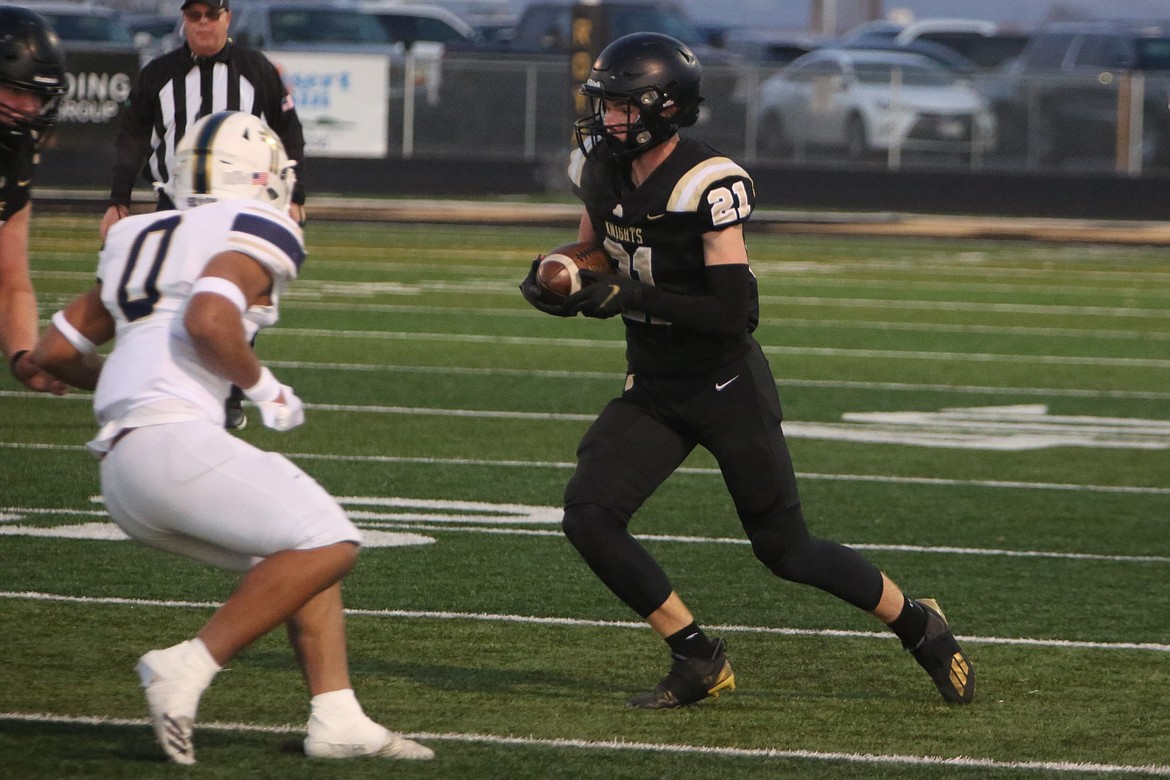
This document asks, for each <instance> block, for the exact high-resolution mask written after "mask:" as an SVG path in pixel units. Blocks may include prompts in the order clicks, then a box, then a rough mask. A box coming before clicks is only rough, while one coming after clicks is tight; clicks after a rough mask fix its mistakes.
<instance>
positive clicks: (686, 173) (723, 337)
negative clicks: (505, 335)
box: [520, 33, 975, 709]
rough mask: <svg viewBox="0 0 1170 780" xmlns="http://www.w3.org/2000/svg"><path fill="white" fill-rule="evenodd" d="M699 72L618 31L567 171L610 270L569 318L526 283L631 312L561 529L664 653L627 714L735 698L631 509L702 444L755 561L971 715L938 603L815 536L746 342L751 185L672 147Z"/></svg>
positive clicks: (767, 390) (762, 374)
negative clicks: (837, 614) (613, 382)
mask: <svg viewBox="0 0 1170 780" xmlns="http://www.w3.org/2000/svg"><path fill="white" fill-rule="evenodd" d="M700 76H701V67H700V65H699V62H698V60H697V59H696V58H695V55H694V54H693V53H692V52H691V51H690V50H689V49H688V48H687V47H686V46H685V45H683V44H682V43H680V42H679V41H677V40H675V39H673V38H670V37H668V36H665V35H660V34H657V33H634V34H632V35H627V36H624V37H622V38H619V39H617V40H615V41H614V42H612V43H611V44H610V45H609V46H607V47H606V48H605V49H604V50H603V51H602V52H601V54H600V55H599V56H598V58H597V60H596V61H595V62H594V63H593V68H592V70H591V71H590V73H589V78H588V80H587V81H586V82H585V84H584V85H583V86H582V87H581V92H582V94H584V95H586V96H588V97H589V98H590V100H591V102H592V113H591V114H590V115H588V116H585V117H583V118H581V119H579V120H578V121H577V123H576V135H577V144H578V147H579V148H578V149H577V150H575V151H574V152H573V153H572V156H571V160H570V164H569V176H570V178H571V180H572V184H573V188H574V191H575V192H576V194H577V195H578V197H580V198H581V200H582V202H583V203H584V205H585V212H584V214H583V215H582V218H581V225H580V228H579V230H578V238H579V239H580V240H583V241H593V242H596V243H602V244H603V245H604V246H605V249H606V251H607V252H608V253H609V255H610V257H612V258H613V260H614V261H615V263H616V266H617V269H616V273H615V274H612V275H610V274H597V273H593V272H589V271H583V272H582V276H583V277H584V278H585V280H586V281H591V282H593V284H591V285H589V286H586V287H584V288H583V289H582V290H581V291H580V292H578V293H576V294H574V295H572V296H570V297H569V299H568V300H566V301H565V302H564V303H562V304H559V305H556V304H551V305H550V304H547V303H544V302H542V301H541V300H540V299H539V294H538V291H537V289H536V281H535V273H536V265H537V263H536V262H534V263H533V265H532V269H531V270H530V272H529V274H528V277H527V278H526V279H525V280H524V281H523V282H522V283H521V285H520V289H521V292H522V293H523V295H524V297H525V299H526V300H528V301H529V303H531V304H532V305H533V306H535V307H536V308H538V309H540V310H541V311H543V312H545V313H548V314H553V315H558V316H574V315H576V314H578V313H580V314H584V315H585V316H587V317H598V318H606V317H613V316H615V315H618V314H620V315H621V316H622V321H623V323H624V324H625V329H626V345H627V348H626V359H627V363H628V367H627V372H628V373H627V376H626V382H625V388H624V390H623V392H622V394H621V396H620V397H618V398H615V399H613V400H612V401H610V402H609V403H608V404H607V405H606V406H605V408H604V409H603V410H602V411H601V414H600V415H599V416H598V417H597V420H596V421H595V422H594V423H593V425H592V426H591V427H590V428H589V430H588V432H587V433H586V434H585V436H584V438H583V439H582V440H581V443H580V445H579V447H578V449H577V469H576V472H575V473H574V474H573V477H572V479H570V480H569V483H568V485H567V487H566V488H565V515H564V521H563V529H564V532H565V535H566V536H567V537H568V539H569V541H570V542H571V543H572V544H573V546H574V547H575V548H576V549H577V551H578V552H579V553H580V555H581V557H582V558H584V559H585V562H586V563H587V564H588V565H589V567H590V568H591V569H592V570H593V572H594V573H595V574H596V575H597V576H598V577H599V578H600V579H601V581H602V582H603V583H605V585H606V586H607V587H608V588H609V589H610V590H612V591H613V593H614V594H615V595H616V596H617V597H618V598H619V599H621V600H622V601H623V602H625V603H626V604H627V605H628V606H629V607H630V609H632V610H634V611H635V612H637V613H638V614H639V615H641V616H642V617H643V618H644V619H645V620H646V621H647V622H648V623H649V624H650V626H651V628H653V629H654V630H655V631H656V632H658V634H659V635H660V636H661V637H662V638H663V639H664V640H665V641H666V643H667V645H668V646H669V649H670V654H671V659H672V664H671V667H670V670H669V672H668V673H667V675H666V676H665V677H664V678H663V679H662V680H661V682H659V683H658V684H657V685H656V686H655V687H654V688H653V690H650V691H649V692H647V693H642V694H639V695H636V696H634V697H633V698H631V699H630V700H629V705H630V706H631V707H636V708H644V709H664V708H672V707H679V706H683V705H686V704H691V703H693V702H696V701H699V700H701V699H704V698H706V697H708V696H716V695H718V694H719V693H720V692H721V691H724V690H733V689H734V688H735V675H734V673H733V672H732V668H731V665H730V663H729V662H728V660H727V652H726V643H725V642H724V641H723V640H722V639H718V638H714V637H708V636H707V634H706V633H705V632H704V631H703V629H702V628H701V627H700V626H699V624H698V622H697V621H696V620H695V617H694V616H693V615H692V614H691V611H690V610H689V609H688V608H687V606H686V604H685V603H684V602H683V600H682V598H681V597H680V596H679V594H678V593H676V592H675V591H674V589H673V588H672V587H671V584H670V580H669V579H668V578H667V575H666V573H665V572H664V571H663V570H662V568H661V566H659V564H658V563H657V561H655V560H654V558H653V557H651V555H650V554H649V552H647V550H646V549H645V548H644V547H642V545H641V544H639V543H638V542H637V541H636V540H635V539H634V537H633V536H632V535H631V534H630V532H629V523H630V519H631V517H632V516H633V514H634V513H635V512H636V511H637V510H638V508H639V507H640V506H642V504H643V503H644V502H645V501H646V499H647V498H649V496H650V495H651V494H652V493H653V492H654V491H655V489H657V488H658V486H659V485H660V484H662V482H663V481H664V480H665V479H666V478H667V477H669V476H670V475H671V473H673V472H674V471H675V469H677V468H678V467H679V465H680V464H682V462H683V461H684V459H685V458H686V457H687V455H688V454H689V453H690V452H691V450H693V449H694V448H695V447H696V446H702V447H704V448H706V449H707V450H709V451H710V452H711V454H712V455H714V456H715V458H716V460H717V461H718V463H719V469H720V471H721V472H722V474H723V478H724V481H725V483H726V485H727V489H728V490H729V491H730V493H731V497H732V499H733V500H734V503H735V507H736V511H737V513H738V515H739V519H740V522H741V523H742V525H743V529H744V532H745V533H746V534H747V536H748V538H749V539H750V540H751V546H752V551H753V552H754V553H755V556H756V557H757V558H758V559H759V560H760V562H761V563H763V564H764V565H765V566H767V567H768V569H770V570H771V571H772V572H773V573H775V574H776V575H777V576H778V577H781V578H783V579H786V580H791V581H792V582H800V583H804V584H807V585H812V586H814V587H817V588H820V589H821V590H824V591H826V592H828V593H831V594H832V595H834V596H836V597H838V598H840V599H843V600H844V601H847V602H848V603H850V604H852V605H853V606H855V607H857V608H858V609H862V610H865V611H866V612H869V613H871V614H873V615H874V616H875V617H877V618H878V619H879V620H881V621H882V622H884V623H886V624H887V625H889V627H890V629H891V630H892V631H893V632H894V633H895V634H896V635H897V636H898V638H899V639H901V641H902V645H903V647H905V648H906V649H907V650H909V651H910V653H911V654H912V655H913V657H914V658H915V659H916V660H917V661H918V663H919V664H921V665H922V667H923V668H924V669H925V670H926V671H927V672H928V673H929V674H930V677H931V679H932V680H933V682H934V684H935V686H936V687H937V688H938V691H939V693H941V694H942V696H943V698H944V699H945V700H946V701H948V702H952V703H956V704H966V703H968V702H970V701H971V700H972V698H973V696H974V693H975V675H974V671H973V669H972V667H971V662H970V660H969V659H968V658H967V656H966V655H965V654H964V653H963V651H962V649H961V648H960V647H959V644H958V643H957V642H956V640H955V637H954V635H953V634H952V633H951V629H950V627H949V626H948V624H947V621H946V619H945V618H944V616H943V613H942V610H940V609H939V607H938V604H937V603H936V602H935V601H934V600H932V599H919V600H912V599H909V598H907V597H906V596H905V595H903V593H902V591H901V590H900V589H899V587H898V586H897V585H895V584H894V582H893V581H892V580H890V578H889V577H887V576H886V575H885V574H883V573H882V572H881V571H880V570H879V569H878V568H877V567H875V566H874V565H873V564H872V563H870V562H869V561H868V560H866V559H865V558H864V557H863V556H862V555H860V554H859V553H858V552H856V551H855V550H853V549H851V548H849V547H846V546H844V545H841V544H838V543H836V542H831V541H827V540H824V539H818V538H816V537H814V536H812V535H810V533H809V530H808V527H807V526H806V524H805V520H804V515H803V513H802V510H801V505H800V496H799V495H798V493H797V486H796V477H795V473H794V470H793V465H792V460H791V458H790V456H789V453H788V447H787V445H786V443H785V441H784V434H783V431H782V430H781V419H782V413H781V409H780V399H779V396H778V395H777V392H776V385H775V381H774V380H773V377H772V371H771V368H770V367H769V365H768V361H767V360H766V359H765V357H764V355H763V353H762V351H761V350H760V346H759V344H757V343H756V340H755V339H754V338H753V337H752V332H753V331H754V330H755V327H756V325H757V323H758V321H759V300H758V295H757V291H756V280H755V277H754V275H753V274H752V272H751V269H750V267H749V265H748V256H747V248H746V246H745V244H744V236H743V223H744V222H746V221H747V219H748V217H749V216H750V215H751V211H752V205H753V202H754V199H755V192H754V188H753V184H752V180H751V177H750V176H748V174H747V173H746V172H745V171H744V169H743V168H741V167H740V166H739V165H738V164H736V163H735V162H734V161H732V160H730V159H728V158H727V157H724V156H723V155H721V154H720V153H719V152H717V151H716V150H714V149H713V148H711V147H710V146H708V145H706V144H704V143H702V142H700V141H698V140H694V139H691V138H681V137H680V136H679V134H678V129H679V128H680V127H688V126H690V125H693V124H694V123H695V121H696V119H697V118H698V115H699V104H700V103H701V102H702V97H701V93H700V88H699V86H700Z"/></svg>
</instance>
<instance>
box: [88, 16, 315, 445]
mask: <svg viewBox="0 0 1170 780" xmlns="http://www.w3.org/2000/svg"><path fill="white" fill-rule="evenodd" d="M182 11H183V37H184V38H185V41H184V43H183V45H182V46H180V47H179V48H178V49H175V50H174V51H171V52H167V53H166V54H163V55H161V56H159V57H157V58H155V59H153V60H151V61H150V62H149V63H147V64H146V66H145V67H143V68H142V72H141V73H139V74H138V79H137V81H136V82H135V84H134V86H133V88H132V89H131V90H130V104H129V106H127V108H126V110H125V111H123V112H122V120H121V121H122V124H121V127H120V128H119V130H118V137H117V140H116V141H115V147H116V156H115V160H114V171H113V183H112V184H111V186H110V205H109V207H108V208H107V209H106V213H105V216H103V217H102V224H101V228H100V232H101V238H102V241H105V238H106V232H107V231H109V229H110V227H111V226H112V225H113V224H114V223H115V222H117V221H118V220H120V219H122V218H123V217H125V216H127V215H128V214H129V213H130V193H131V190H133V189H134V180H135V178H137V176H138V172H139V170H140V169H141V170H142V177H143V179H145V181H146V182H147V183H148V184H150V185H151V186H152V187H155V190H156V194H157V196H158V210H159V211H163V210H166V209H173V208H174V207H175V206H174V204H173V203H172V202H171V199H170V198H169V197H167V196H166V195H165V194H164V193H162V192H161V191H158V188H157V187H156V186H155V185H156V183H157V184H165V183H167V182H168V181H170V179H171V176H172V172H173V169H174V161H175V149H176V147H178V145H179V141H180V140H182V138H183V134H184V133H185V132H186V131H187V128H189V127H191V126H193V125H194V124H195V122H196V121H197V120H198V119H199V118H200V117H204V116H207V115H208V114H212V113H215V112H216V111H224V110H226V109H231V110H234V111H248V112H251V113H252V114H255V115H256V116H258V117H260V118H261V119H263V120H264V122H265V123H266V124H267V125H268V126H269V127H271V128H272V129H273V130H274V131H275V132H276V134H277V135H278V136H280V140H281V141H282V142H283V143H284V148H285V151H286V152H287V153H288V156H289V159H291V160H295V161H296V162H297V181H296V188H295V189H294V191H293V196H292V203H291V204H290V205H289V216H291V217H292V218H293V219H294V220H296V221H297V222H298V223H299V224H302V225H303V224H304V223H305V190H304V172H303V170H302V165H303V163H304V157H305V136H304V133H303V132H302V130H301V122H300V119H299V118H297V112H296V108H295V107H294V105H293V100H292V96H291V95H290V94H289V93H288V90H286V89H285V87H284V83H283V82H282V81H281V79H280V74H279V73H278V72H277V70H276V67H275V66H274V65H273V64H272V63H271V62H269V60H268V58H266V57H265V56H264V55H263V54H262V53H260V52H258V51H256V50H255V49H250V48H248V47H246V46H239V45H237V44H235V43H233V42H232V41H231V39H229V38H228V25H229V24H231V20H232V12H231V10H230V9H229V8H228V0H183V5H182ZM242 398H243V396H242V394H241V393H239V392H238V389H237V388H234V387H233V388H232V396H231V397H230V398H229V399H228V402H227V405H226V407H225V415H226V423H225V424H226V426H227V427H228V428H235V429H238V428H243V427H244V426H245V425H247V422H248V418H247V416H245V414H244V410H243V408H242V406H241V401H242Z"/></svg>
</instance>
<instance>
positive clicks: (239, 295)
mask: <svg viewBox="0 0 1170 780" xmlns="http://www.w3.org/2000/svg"><path fill="white" fill-rule="evenodd" d="M201 292H208V293H215V294H216V295H222V296H223V297H224V298H227V299H228V300H229V301H231V302H232V305H234V306H235V307H236V308H237V309H239V310H240V313H241V314H243V313H244V312H245V311H247V310H248V301H247V299H246V298H244V291H243V290H241V289H240V288H239V286H238V285H237V284H236V283H235V282H229V281H228V280H227V279H224V278H223V277H222V276H200V277H199V278H198V279H196V280H195V283H194V284H193V285H191V292H190V293H189V297H191V298H194V297H195V295H196V294H198V293H201Z"/></svg>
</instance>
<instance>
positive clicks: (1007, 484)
mask: <svg viewBox="0 0 1170 780" xmlns="http://www.w3.org/2000/svg"><path fill="white" fill-rule="evenodd" d="M0 395H2V393H0ZM306 408H312V407H311V405H309V404H306ZM0 449H13V450H22V449H28V450H49V451H61V452H84V453H87V454H89V450H88V449H86V448H85V447H84V446H82V445H80V444H40V443H30V442H0ZM282 454H283V455H284V456H285V457H287V458H291V459H293V460H323V461H334V462H346V463H399V464H408V465H420V466H485V467H489V468H522V469H534V468H539V469H558V470H571V469H575V468H576V467H577V464H576V463H570V462H567V461H532V460H491V459H488V458H424V457H413V456H406V455H333V454H326V453H317V452H286V453H282ZM675 473H676V474H690V475H699V476H722V474H721V473H720V471H719V469H716V468H701V467H692V466H683V467H681V468H679V469H676V470H675ZM796 476H797V478H798V479H810V480H812V479H815V480H824V481H829V482H875V483H879V484H888V485H927V486H933V487H984V488H994V489H1015V490H1062V491H1069V492H1074V493H1080V492H1085V493H1125V494H1136V495H1151V496H1168V495H1170V488H1163V487H1145V486H1140V485H1078V484H1074V483H1071V482H1014V481H1011V480H998V479H948V478H942V477H891V476H883V475H880V474H818V473H814V472H807V471H798V472H797V473H796Z"/></svg>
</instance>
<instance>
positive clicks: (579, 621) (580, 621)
mask: <svg viewBox="0 0 1170 780" xmlns="http://www.w3.org/2000/svg"><path fill="white" fill-rule="evenodd" d="M0 599H10V600H16V601H36V602H42V603H60V604H97V605H103V606H130V607H161V608H167V609H217V608H218V607H219V606H220V605H219V604H218V603H215V602H207V601H175V600H156V599H136V598H121V597H117V596H101V597H97V596H69V595H65V594H59V593H40V592H37V591H0ZM345 613H346V614H347V615H353V616H362V617H374V618H412V619H419V620H470V621H478V622H484V623H516V624H527V625H546V626H550V625H551V626H573V627H582V626H584V627H593V628H620V629H635V630H649V627H648V626H647V625H646V623H644V622H642V621H629V620H591V619H586V618H565V617H540V616H537V615H509V614H499V613H491V612H450V611H446V610H413V609H346V610H345ZM710 629H711V630H712V631H721V632H725V633H736V634H760V635H779V636H791V637H842V638H848V639H880V640H883V641H888V640H891V639H896V638H897V637H895V636H894V635H893V634H891V633H890V632H888V631H848V630H842V629H811V628H783V627H776V626H744V625H715V624H712V625H711V626H710ZM955 636H956V638H957V639H960V640H962V641H964V642H969V643H971V644H977V645H1027V646H1030V647H1051V648H1061V649H1068V650H1107V651H1116V650H1133V651H1139V652H1154V653H1170V644H1162V643H1158V642H1089V641H1079V640H1072V639H1040V638H1031V637H995V636H972V635H963V634H956V635H955Z"/></svg>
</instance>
